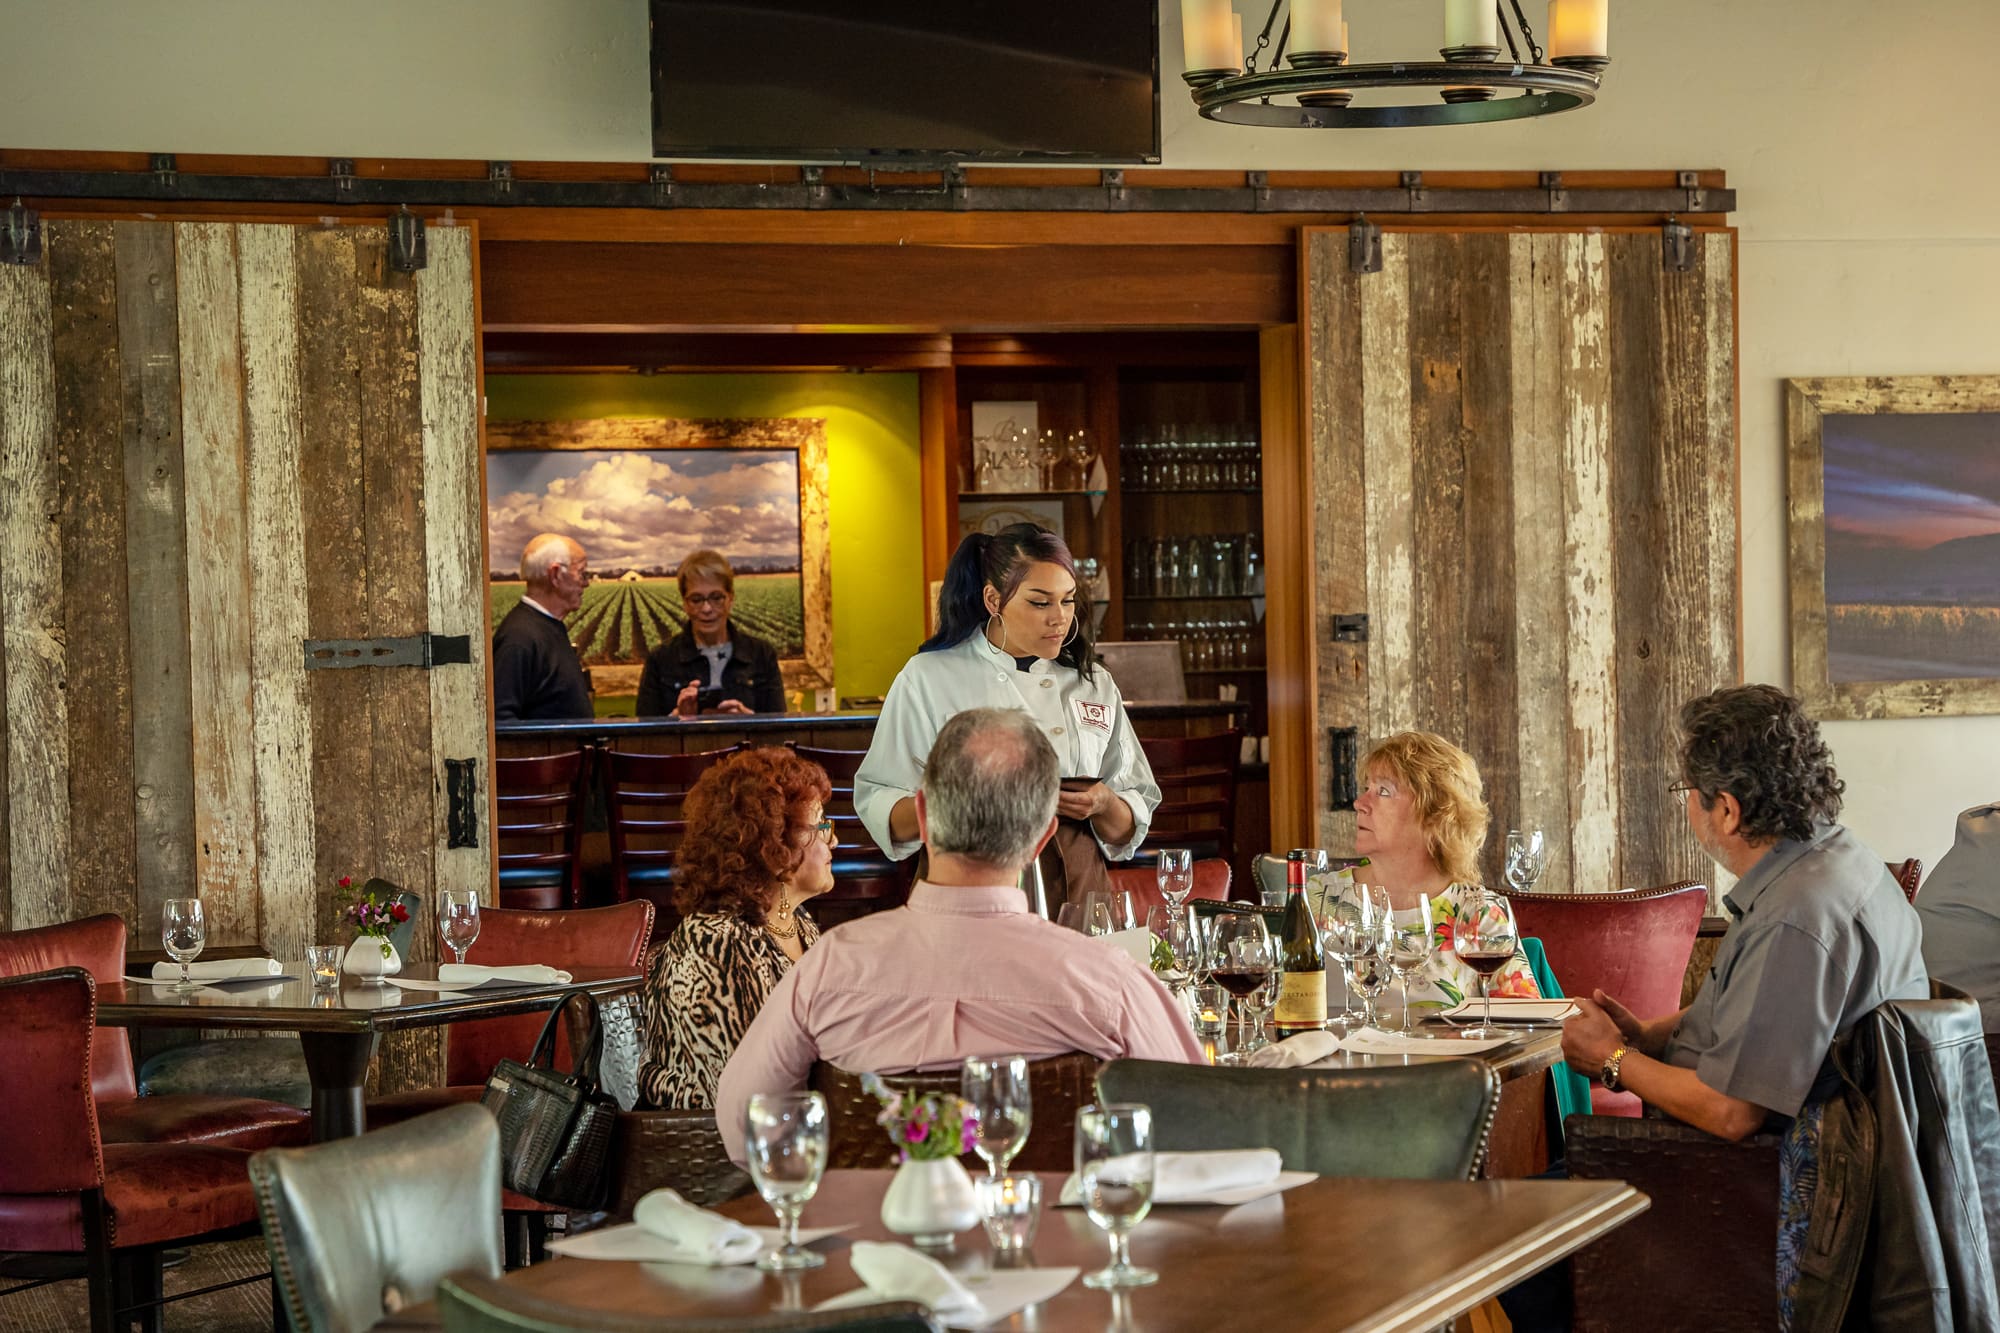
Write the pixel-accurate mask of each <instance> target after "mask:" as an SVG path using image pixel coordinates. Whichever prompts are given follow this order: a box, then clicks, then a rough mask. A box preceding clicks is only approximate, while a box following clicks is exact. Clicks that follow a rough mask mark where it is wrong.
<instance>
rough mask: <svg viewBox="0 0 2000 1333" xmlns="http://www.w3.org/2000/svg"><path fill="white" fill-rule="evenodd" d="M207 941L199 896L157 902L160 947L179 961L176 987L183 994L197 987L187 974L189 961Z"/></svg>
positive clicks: (206, 929)
mask: <svg viewBox="0 0 2000 1333" xmlns="http://www.w3.org/2000/svg"><path fill="white" fill-rule="evenodd" d="M206 943H208V922H207V921H205V920H203V918H202V915H201V899H199V898H169V899H167V900H166V902H164V903H162V904H161V905H160V947H161V948H163V949H165V950H166V951H167V957H169V958H171V959H173V960H174V961H175V962H176V963H179V964H180V965H181V979H180V983H179V984H178V985H176V986H175V987H174V989H175V990H176V991H179V992H182V993H183V994H185V993H186V992H188V991H191V990H197V989H199V987H197V986H196V985H195V984H194V981H193V980H192V979H191V978H190V977H189V975H188V964H189V963H192V962H193V961H194V960H195V959H197V958H199V957H200V956H201V949H202V946H203V945H204V944H206Z"/></svg>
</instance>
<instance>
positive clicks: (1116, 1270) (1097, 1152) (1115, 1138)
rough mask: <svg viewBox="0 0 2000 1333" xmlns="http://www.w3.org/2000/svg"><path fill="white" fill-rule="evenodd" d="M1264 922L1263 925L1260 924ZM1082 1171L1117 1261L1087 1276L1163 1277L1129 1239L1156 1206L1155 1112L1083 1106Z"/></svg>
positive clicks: (1109, 1282) (1114, 1281)
mask: <svg viewBox="0 0 2000 1333" xmlns="http://www.w3.org/2000/svg"><path fill="white" fill-rule="evenodd" d="M1260 924H1261V923H1260ZM1076 1175H1077V1182H1078V1185H1079V1187H1080V1192H1081V1194H1082V1196H1083V1209H1084V1211H1085V1212H1086V1213H1088V1214H1089V1215H1090V1220H1091V1223H1092V1224H1093V1225H1095V1226H1096V1227H1097V1228H1098V1230H1100V1231H1102V1232H1104V1233H1105V1234H1106V1235H1107V1236H1109V1237H1110V1238H1111V1263H1110V1264H1109V1265H1108V1266H1107V1267H1105V1268H1102V1269H1099V1270H1098V1271H1097V1272H1095V1273H1091V1274H1088V1275H1087V1276H1085V1278H1084V1279H1083V1285H1084V1286H1086V1287H1096V1288H1098V1289H1099V1290H1102V1289H1104V1288H1107V1287H1110V1288H1116V1287H1144V1286H1150V1285H1151V1284H1153V1283H1155V1282H1158V1281H1159V1280H1160V1275H1159V1274H1158V1273H1155V1272H1153V1271H1152V1270H1151V1269H1149V1268H1134V1267H1133V1266H1132V1256H1131V1254H1130V1252H1129V1250H1128V1248H1127V1242H1128V1240H1129V1238H1130V1236H1131V1234H1132V1229H1133V1228H1134V1227H1136V1226H1138V1225H1139V1223H1140V1222H1142V1221H1144V1220H1145V1217H1146V1214H1147V1213H1148V1212H1150V1211H1151V1210H1152V1207H1153V1112H1152V1110H1151V1109H1150V1108H1148V1107H1145V1106H1141V1105H1138V1104H1137V1103H1131V1102H1127V1103H1111V1104H1108V1105H1104V1106H1084V1107H1079V1108H1078V1109H1077V1113H1076Z"/></svg>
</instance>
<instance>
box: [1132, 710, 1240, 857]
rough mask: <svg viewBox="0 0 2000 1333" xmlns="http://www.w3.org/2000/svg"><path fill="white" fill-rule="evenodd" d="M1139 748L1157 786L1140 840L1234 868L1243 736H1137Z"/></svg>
mask: <svg viewBox="0 0 2000 1333" xmlns="http://www.w3.org/2000/svg"><path fill="white" fill-rule="evenodd" d="M1139 748H1140V749H1142V750H1144V751H1145V752H1146V762H1147V763H1148V764H1150V765H1152V768H1153V781H1155V782H1157V783H1159V785H1160V804H1159V807H1158V808H1157V809H1155V810H1154V811H1153V822H1152V826H1151V828H1149V829H1148V830H1147V833H1146V841H1147V842H1149V843H1151V844H1153V845H1154V846H1156V847H1190V848H1193V849H1194V853H1195V855H1196V856H1219V857H1221V858H1222V859H1223V860H1225V861H1227V862H1228V863H1229V864H1230V865H1235V864H1236V775H1237V767H1238V764H1239V761H1240V760H1241V758H1242V750H1243V732H1242V729H1241V728H1238V727H1231V728H1230V729H1229V730H1227V731H1218V732H1216V733H1214V734H1213V735H1209V736H1141V737H1140V738H1139Z"/></svg>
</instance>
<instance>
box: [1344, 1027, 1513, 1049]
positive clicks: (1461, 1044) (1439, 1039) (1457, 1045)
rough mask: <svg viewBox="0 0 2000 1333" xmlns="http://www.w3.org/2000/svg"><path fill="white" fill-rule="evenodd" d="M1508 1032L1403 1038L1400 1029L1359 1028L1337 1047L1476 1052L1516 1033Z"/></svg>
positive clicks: (1496, 1044)
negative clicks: (1490, 1034)
mask: <svg viewBox="0 0 2000 1333" xmlns="http://www.w3.org/2000/svg"><path fill="white" fill-rule="evenodd" d="M1520 1035H1521V1034H1519V1033H1508V1034H1507V1035H1506V1036H1502V1037H1481V1038H1471V1037H1455V1036H1453V1035H1452V1034H1451V1033H1449V1032H1439V1033H1438V1034H1437V1035H1436V1036H1431V1037H1406V1036H1404V1035H1403V1034H1402V1033H1400V1032H1379V1031H1377V1030H1376V1029H1374V1028H1362V1029H1361V1030H1360V1031H1358V1032H1350V1033H1348V1034H1347V1035H1346V1036H1345V1037H1342V1038H1341V1039H1340V1049H1342V1050H1343V1051H1352V1052H1354V1053H1355V1054H1356V1055H1430V1056H1453V1055H1477V1054H1478V1053H1479V1052H1480V1051H1484V1050H1490V1049H1492V1048H1493V1047H1495V1046H1505V1045H1506V1044H1507V1043H1508V1042H1510V1041H1513V1040H1514V1039H1515V1038H1516V1037H1518V1036H1520Z"/></svg>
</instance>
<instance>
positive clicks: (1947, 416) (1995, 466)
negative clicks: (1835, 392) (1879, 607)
mask: <svg viewBox="0 0 2000 1333" xmlns="http://www.w3.org/2000/svg"><path fill="white" fill-rule="evenodd" d="M1823 438H1824V440H1825V446H1826V536H1827V548H1828V554H1829V556H1831V555H1832V554H1833V553H1834V552H1835V551H1836V550H1844V551H1846V552H1849V553H1853V552H1858V551H1863V550H1880V549H1882V548H1885V547H1886V548H1891V549H1895V548H1901V549H1903V550H1922V549H1925V548H1928V547H1932V546H1936V545H1937V544H1938V543H1940V542H1947V541H1952V540H1954V539H1956V538H1959V537H1974V536H1980V535H1982V534H1986V533H1996V532H2000V413H1993V412H1957V413H1938V414H1935V415H1923V416H1900V415H1883V416H1861V415H1838V416H1829V417H1827V418H1826V420H1825V425H1824V436H1823Z"/></svg>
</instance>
